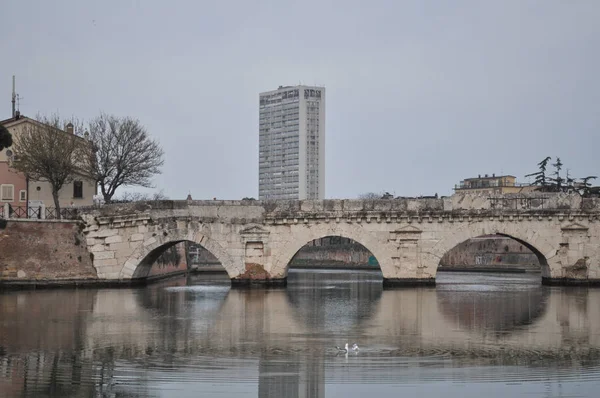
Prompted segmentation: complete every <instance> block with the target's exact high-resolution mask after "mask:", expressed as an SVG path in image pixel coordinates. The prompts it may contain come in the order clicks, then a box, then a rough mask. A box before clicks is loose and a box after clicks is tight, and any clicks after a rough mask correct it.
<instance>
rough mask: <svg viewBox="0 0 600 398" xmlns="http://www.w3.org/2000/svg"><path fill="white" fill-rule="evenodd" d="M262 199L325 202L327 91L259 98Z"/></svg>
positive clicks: (292, 90) (297, 90) (294, 89)
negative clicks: (317, 200)
mask: <svg viewBox="0 0 600 398" xmlns="http://www.w3.org/2000/svg"><path fill="white" fill-rule="evenodd" d="M258 159H259V160H258V162H259V163H258V197H259V199H261V200H264V199H323V198H324V197H325V88H324V87H308V86H285V87H283V86H280V87H279V88H278V89H277V90H274V91H267V92H264V93H261V94H260V109H259V156H258Z"/></svg>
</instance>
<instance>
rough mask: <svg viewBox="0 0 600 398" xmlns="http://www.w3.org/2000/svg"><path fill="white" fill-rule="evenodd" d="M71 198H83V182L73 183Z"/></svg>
mask: <svg viewBox="0 0 600 398" xmlns="http://www.w3.org/2000/svg"><path fill="white" fill-rule="evenodd" d="M73 197H74V198H83V182H81V181H73Z"/></svg>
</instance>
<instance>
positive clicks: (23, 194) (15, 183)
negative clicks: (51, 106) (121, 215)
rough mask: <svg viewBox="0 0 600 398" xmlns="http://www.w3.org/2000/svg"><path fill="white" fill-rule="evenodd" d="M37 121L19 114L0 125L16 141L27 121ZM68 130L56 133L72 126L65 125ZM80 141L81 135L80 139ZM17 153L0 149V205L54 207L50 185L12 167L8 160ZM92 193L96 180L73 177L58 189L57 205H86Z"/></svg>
mask: <svg viewBox="0 0 600 398" xmlns="http://www.w3.org/2000/svg"><path fill="white" fill-rule="evenodd" d="M32 123H39V122H38V121H36V120H33V119H30V118H28V117H26V116H22V115H20V114H19V113H18V112H16V114H15V116H14V117H12V118H10V119H6V120H2V121H0V124H1V125H3V126H4V127H6V129H7V130H8V131H9V133H11V135H12V136H13V141H15V140H18V137H19V133H20V132H21V131H23V129H25V128H26V126H27V125H28V124H32ZM67 130H69V131H57V132H56V133H57V134H73V131H72V125H71V126H67ZM81 139H82V140H83V139H84V138H81ZM15 156H18V154H16V153H14V148H12V147H11V148H5V149H3V150H2V151H0V206H4V205H5V204H7V203H8V204H9V206H11V207H12V208H22V209H28V208H31V207H33V208H36V209H37V208H39V206H41V205H42V204H44V206H46V207H54V200H53V198H52V187H51V185H50V183H49V182H47V181H35V180H30V179H28V178H27V176H25V175H24V174H23V173H20V172H18V171H16V170H14V169H12V168H11V167H10V166H11V162H12V161H13V160H14V158H15ZM95 194H96V182H95V181H94V180H93V179H92V178H89V177H87V176H85V175H84V174H83V173H81V174H79V175H77V176H75V178H74V180H73V181H72V182H71V183H70V184H68V185H66V186H64V187H63V188H62V189H61V190H60V191H59V202H60V206H61V207H70V206H89V205H92V204H93V197H94V195H95Z"/></svg>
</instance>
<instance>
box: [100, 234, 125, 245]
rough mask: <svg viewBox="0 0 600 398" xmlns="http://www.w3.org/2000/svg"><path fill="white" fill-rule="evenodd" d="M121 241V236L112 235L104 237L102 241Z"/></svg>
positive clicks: (107, 242) (108, 242)
mask: <svg viewBox="0 0 600 398" xmlns="http://www.w3.org/2000/svg"><path fill="white" fill-rule="evenodd" d="M122 241H123V239H122V238H121V236H119V235H114V236H109V237H108V238H106V239H105V241H104V243H106V244H110V243H121V242H122Z"/></svg>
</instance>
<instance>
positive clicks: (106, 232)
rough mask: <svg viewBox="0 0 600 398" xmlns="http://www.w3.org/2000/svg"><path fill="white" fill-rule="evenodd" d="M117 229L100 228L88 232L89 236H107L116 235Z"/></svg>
mask: <svg viewBox="0 0 600 398" xmlns="http://www.w3.org/2000/svg"><path fill="white" fill-rule="evenodd" d="M118 233H119V230H118V229H100V230H98V231H92V232H90V233H89V234H88V237H89V238H108V237H109V236H113V235H117V234H118Z"/></svg>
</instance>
